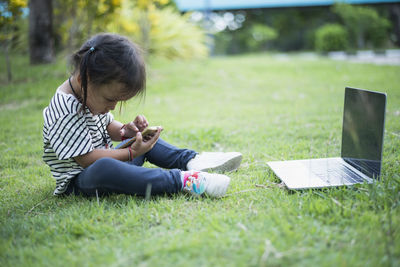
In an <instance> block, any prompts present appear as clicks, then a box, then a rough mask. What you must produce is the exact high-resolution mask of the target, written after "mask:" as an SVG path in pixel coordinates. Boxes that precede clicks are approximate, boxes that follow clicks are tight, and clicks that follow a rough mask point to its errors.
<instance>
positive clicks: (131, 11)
mask: <svg viewBox="0 0 400 267" xmlns="http://www.w3.org/2000/svg"><path fill="white" fill-rule="evenodd" d="M55 17H56V18H55V20H54V21H56V27H55V28H56V32H57V36H58V40H57V41H58V45H59V47H61V48H63V47H65V46H66V47H67V48H69V50H70V51H71V50H74V49H76V48H78V47H80V45H81V44H82V43H83V42H84V41H85V40H86V39H87V38H89V37H90V36H91V35H92V34H95V33H98V32H104V31H110V32H116V33H119V34H124V35H127V36H129V37H131V39H133V40H134V41H135V42H136V43H138V44H139V45H140V46H141V47H142V48H143V49H144V50H145V51H147V52H148V53H150V54H155V55H158V56H164V57H167V58H177V57H178V58H194V57H205V56H206V55H207V54H208V51H207V47H206V45H205V33H204V31H203V30H202V29H200V28H199V27H197V26H195V25H193V24H191V23H189V22H188V19H187V17H188V15H181V14H179V12H178V11H176V9H174V8H173V7H171V5H170V3H169V1H168V0H137V1H129V0H96V1H86V0H79V1H71V0H66V1H64V0H63V1H61V0H57V1H56V4H55Z"/></svg>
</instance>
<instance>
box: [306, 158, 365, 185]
mask: <svg viewBox="0 0 400 267" xmlns="http://www.w3.org/2000/svg"><path fill="white" fill-rule="evenodd" d="M311 170H312V172H313V173H314V174H315V175H317V176H318V177H319V178H321V179H322V180H323V181H325V182H327V183H329V184H333V185H334V184H338V185H339V184H357V183H363V182H364V179H363V178H362V177H361V176H360V175H358V174H357V173H356V172H354V171H353V170H351V169H350V168H349V167H347V166H346V165H344V164H343V163H341V162H334V163H332V162H329V166H326V165H325V164H322V166H321V167H320V168H318V167H317V166H312V168H311Z"/></svg>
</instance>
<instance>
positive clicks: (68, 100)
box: [43, 92, 114, 195]
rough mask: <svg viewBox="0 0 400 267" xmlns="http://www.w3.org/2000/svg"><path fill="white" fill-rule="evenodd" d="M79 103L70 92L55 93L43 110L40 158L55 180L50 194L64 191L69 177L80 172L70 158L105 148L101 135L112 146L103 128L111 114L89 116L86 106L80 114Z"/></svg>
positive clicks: (90, 114) (76, 164) (111, 118)
mask: <svg viewBox="0 0 400 267" xmlns="http://www.w3.org/2000/svg"><path fill="white" fill-rule="evenodd" d="M81 106H82V104H81V103H80V102H79V101H78V100H77V99H76V98H75V97H74V96H73V95H70V94H65V93H61V92H56V94H55V95H54V96H53V98H52V99H51V101H50V104H49V106H47V107H46V108H45V109H44V110H43V118H44V125H43V148H44V153H43V160H44V162H45V163H46V164H47V165H49V167H50V170H51V173H52V175H53V177H54V178H55V179H56V189H55V190H54V195H59V194H62V193H63V192H65V190H66V189H67V186H68V184H69V182H70V181H71V179H72V178H73V177H74V176H76V175H77V174H79V173H80V172H82V171H83V168H82V167H81V166H80V165H79V164H78V163H77V162H76V161H75V160H74V159H73V158H74V157H76V156H79V155H84V154H86V153H89V152H90V151H92V150H93V149H95V148H105V147H106V146H105V145H106V144H104V141H103V136H104V137H105V138H106V140H107V144H108V147H110V148H112V142H111V138H110V136H109V135H108V133H107V130H106V127H107V125H108V124H110V123H111V122H112V121H113V119H114V118H113V116H112V114H111V113H106V114H104V115H93V114H92V113H91V112H90V110H89V109H88V108H86V112H85V113H83V112H80V108H81Z"/></svg>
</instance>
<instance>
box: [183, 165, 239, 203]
mask: <svg viewBox="0 0 400 267" xmlns="http://www.w3.org/2000/svg"><path fill="white" fill-rule="evenodd" d="M230 181H231V179H230V178H229V177H228V176H226V175H223V174H216V173H207V172H198V171H184V172H183V191H186V192H189V193H191V194H193V195H195V196H201V195H202V194H203V193H205V194H207V195H208V196H210V197H222V196H223V195H225V193H226V190H227V189H228V186H229V182H230Z"/></svg>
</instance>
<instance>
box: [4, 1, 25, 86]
mask: <svg viewBox="0 0 400 267" xmlns="http://www.w3.org/2000/svg"><path fill="white" fill-rule="evenodd" d="M25 7H26V1H24V0H20V1H16V0H14V1H11V0H7V1H2V2H1V3H0V43H1V46H2V47H3V51H4V55H5V58H6V67H7V80H8V81H9V82H10V81H11V80H12V71H11V63H10V47H11V43H12V40H13V39H14V38H15V33H16V32H17V27H18V26H17V23H18V20H19V18H20V17H21V15H22V13H23V12H22V11H23V9H24V8H25Z"/></svg>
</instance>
